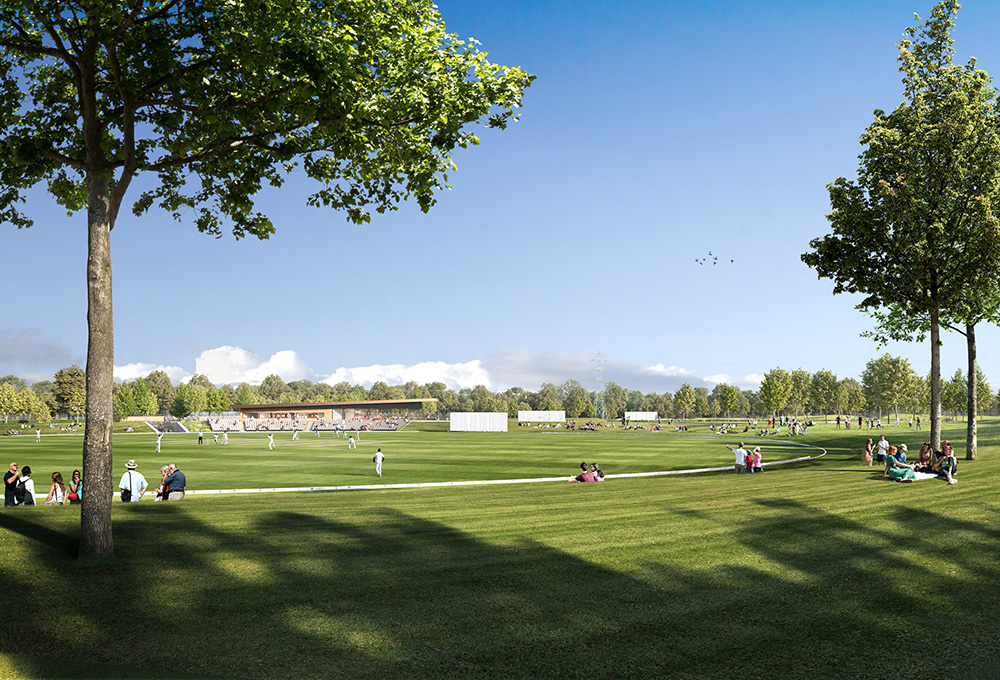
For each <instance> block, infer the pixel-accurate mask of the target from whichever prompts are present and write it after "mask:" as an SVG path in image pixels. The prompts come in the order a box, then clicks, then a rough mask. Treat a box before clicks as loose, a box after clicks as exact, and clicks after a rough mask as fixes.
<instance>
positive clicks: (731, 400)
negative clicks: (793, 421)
mask: <svg viewBox="0 0 1000 680" xmlns="http://www.w3.org/2000/svg"><path fill="white" fill-rule="evenodd" d="M976 371H977V374H978V381H977V382H978V385H979V389H978V391H977V403H978V411H979V413H987V412H991V411H993V409H994V407H995V405H996V404H997V399H998V397H1000V395H997V394H994V393H993V392H992V391H991V388H990V386H989V383H988V382H987V380H986V376H985V375H984V374H983V372H982V370H981V369H980V368H978V367H977V369H976ZM596 396H597V392H594V391H588V390H587V389H586V388H584V387H583V385H581V384H580V383H579V382H578V381H576V380H567V381H565V382H563V383H561V384H556V383H553V382H544V383H542V385H541V387H539V388H538V390H536V391H529V390H525V389H523V388H521V387H512V388H510V389H507V390H504V391H502V392H493V391H491V390H490V389H488V388H487V387H485V386H483V385H477V386H476V387H473V388H464V389H461V390H458V391H456V390H452V389H449V388H448V387H447V386H446V385H445V384H444V383H442V382H431V383H425V384H423V385H420V384H418V383H416V382H413V381H410V382H408V383H405V384H403V385H392V386H390V385H387V384H386V383H385V382H382V381H379V382H376V383H375V384H373V385H372V386H371V387H370V388H367V389H366V388H365V387H364V386H362V385H354V384H351V383H348V382H339V383H336V384H333V385H331V384H329V383H325V382H311V381H309V380H296V381H293V382H288V383H286V382H285V381H284V380H282V379H281V377H279V376H277V375H269V376H267V377H266V378H265V379H264V380H263V382H261V384H260V385H250V384H249V383H245V382H244V383H240V384H239V385H237V386H233V385H221V386H216V385H214V384H212V382H211V381H210V380H209V379H208V378H207V377H206V376H204V375H201V374H197V375H194V376H192V377H191V378H190V379H189V380H187V381H186V382H183V383H179V384H177V385H174V384H173V383H172V382H171V380H170V378H169V377H168V376H167V374H166V373H164V372H163V371H153V372H152V373H150V374H149V375H147V376H146V377H145V378H136V379H135V380H132V381H129V382H122V383H117V384H115V387H114V413H115V418H116V419H118V420H121V419H124V418H127V417H129V416H144V415H149V416H152V415H164V414H168V413H169V414H171V415H173V416H176V417H178V418H183V417H185V416H187V415H189V414H191V413H203V412H207V413H222V412H225V411H231V410H233V408H234V407H236V406H252V405H255V404H292V403H320V402H335V401H366V400H383V399H427V398H434V399H437V403H428V404H426V405H425V408H424V414H425V415H428V416H429V415H433V414H434V413H437V412H440V413H450V412H452V411H492V412H496V411H506V412H507V414H508V415H509V416H510V417H512V418H514V417H516V416H517V412H518V411H565V412H566V416H567V417H568V418H592V417H594V415H595V414H594V408H595V407H594V404H595V397H596ZM967 398H968V381H967V377H966V376H965V375H964V374H963V372H962V370H961V369H959V370H957V371H955V373H954V375H953V376H952V377H951V379H950V380H948V381H946V382H943V385H942V406H943V408H944V410H945V411H950V412H952V413H954V414H958V413H962V412H964V410H965V407H966V401H967ZM85 404H86V375H85V373H84V371H83V369H81V368H79V367H78V366H70V367H69V368H64V369H61V370H60V371H58V372H56V374H55V376H54V378H53V380H51V381H49V380H43V381H39V382H36V383H34V384H32V385H31V386H30V387H29V386H28V385H27V384H26V383H25V381H24V380H22V379H21V378H18V377H16V376H10V375H9V376H6V377H3V378H0V416H3V418H4V420H5V421H6V420H8V419H9V418H12V417H28V418H31V419H34V420H44V419H47V418H50V417H52V414H62V415H66V416H69V417H78V416H80V415H82V414H83V412H84V406H85ZM604 405H605V408H606V410H607V413H608V417H610V418H616V419H617V418H622V417H623V416H624V415H625V412H626V411H655V412H656V413H657V414H659V416H660V417H661V418H679V419H684V418H706V417H707V418H744V417H755V416H756V417H768V416H773V415H778V414H782V415H789V416H794V417H800V416H803V415H805V414H810V415H812V416H814V417H815V416H818V415H821V416H824V417H827V418H828V417H829V416H835V415H840V416H849V415H859V414H866V415H869V416H871V417H878V418H884V417H890V416H891V417H892V418H896V417H900V418H903V417H905V418H909V417H916V415H918V414H922V413H927V412H928V408H929V406H930V391H929V379H928V377H926V376H920V375H917V374H916V373H915V372H914V371H913V368H912V367H911V366H910V362H909V361H908V360H907V359H903V358H901V357H894V356H892V355H889V354H883V355H881V356H879V357H877V358H875V359H872V360H871V361H869V362H868V364H867V366H866V367H865V370H864V372H863V373H862V374H861V379H860V381H859V380H856V379H854V378H843V379H840V378H838V377H837V376H836V375H835V374H834V373H833V372H831V371H828V370H826V369H823V370H819V371H817V372H815V373H809V372H808V371H806V370H803V369H797V370H794V371H786V370H784V369H782V368H780V367H779V368H774V369H771V370H770V371H768V372H767V373H766V374H765V376H764V379H763V381H762V382H761V385H760V388H759V389H758V390H756V391H754V390H741V389H740V388H738V387H735V386H733V385H727V384H725V383H720V384H718V385H715V387H714V388H713V389H712V390H709V389H708V388H707V387H692V386H691V385H690V384H688V383H684V384H683V385H681V386H680V387H679V388H678V389H677V390H676V391H674V392H662V393H660V392H641V391H639V390H629V389H626V388H625V387H622V386H620V385H618V384H616V383H614V382H609V383H607V384H606V385H605V388H604ZM900 414H902V415H900Z"/></svg>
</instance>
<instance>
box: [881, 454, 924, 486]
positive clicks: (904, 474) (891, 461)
mask: <svg viewBox="0 0 1000 680" xmlns="http://www.w3.org/2000/svg"><path fill="white" fill-rule="evenodd" d="M882 475H883V476H888V477H889V479H891V480H892V481H894V482H912V481H913V480H914V479H916V477H917V476H916V475H915V474H913V466H912V465H907V464H906V463H900V462H899V461H898V460H896V447H895V446H890V447H889V453H888V454H886V457H885V472H884V473H882Z"/></svg>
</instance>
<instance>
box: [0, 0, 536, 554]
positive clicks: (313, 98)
mask: <svg viewBox="0 0 1000 680" xmlns="http://www.w3.org/2000/svg"><path fill="white" fill-rule="evenodd" d="M477 45H478V43H477V42H476V41H475V40H472V39H469V40H462V39H460V38H459V37H457V36H455V35H451V34H449V33H448V32H447V31H446V30H445V26H444V23H443V21H442V19H441V16H440V15H439V14H438V12H437V9H436V7H435V5H434V4H433V3H432V2H431V1H430V0H310V1H309V2H304V1H302V0H244V1H242V2H238V3H234V2H229V1H228V0H135V1H134V2H129V3H123V2H119V1H116V0H88V1H87V2H85V3H80V4H76V3H70V4H67V3H64V2H57V1H56V0H38V1H37V2H30V3H24V2H20V1H17V2H15V1H13V0H0V221H3V222H9V223H12V224H14V225H16V226H17V227H27V226H30V225H31V224H32V220H31V218H30V216H29V215H28V214H27V213H26V212H24V211H23V210H22V206H21V204H22V203H23V202H24V201H25V197H26V192H27V191H28V190H29V189H31V188H32V187H34V186H36V185H38V184H44V185H45V186H46V188H47V189H48V191H49V193H50V194H52V196H53V197H54V198H55V200H56V201H57V202H58V203H59V204H60V205H62V206H63V207H65V208H66V209H67V210H68V211H69V212H71V213H72V212H76V211H80V210H86V212H87V234H88V259H87V278H86V281H87V301H88V311H87V322H88V329H89V337H88V347H87V367H86V374H87V407H86V415H87V426H86V433H85V437H84V461H83V467H84V476H85V477H86V479H87V486H88V490H89V493H88V498H90V499H92V500H91V501H90V502H84V504H83V507H82V511H81V533H80V554H81V556H109V555H111V554H113V552H114V548H113V542H112V536H111V500H110V499H111V490H112V478H111V459H112V430H111V423H112V421H113V400H112V386H113V373H112V371H113V365H114V324H113V312H112V291H111V246H110V234H111V230H112V229H113V228H114V226H115V224H116V222H117V219H118V216H119V211H120V209H121V208H122V206H123V205H126V201H125V197H126V194H127V192H128V190H129V187H130V186H131V184H132V182H133V180H135V179H136V178H137V177H138V176H139V175H140V174H143V175H145V176H146V177H147V178H148V179H145V180H144V182H143V191H142V192H141V193H139V194H138V196H137V198H136V200H135V201H134V202H132V203H131V210H132V213H133V214H135V215H136V216H139V215H142V214H143V213H145V212H146V211H147V210H149V209H150V208H151V207H153V206H158V207H160V208H162V209H164V210H166V211H167V212H168V213H170V214H171V215H173V217H174V218H175V219H177V220H182V219H184V220H187V219H192V218H193V222H194V225H195V226H196V227H197V228H198V229H199V230H200V231H202V232H205V233H208V234H212V235H215V236H220V235H221V234H222V233H223V231H224V230H228V231H230V232H231V233H232V234H233V235H234V236H235V237H237V238H240V237H243V236H246V235H253V236H257V237H259V238H267V237H268V236H269V235H270V234H271V233H272V232H273V231H274V226H273V225H272V223H271V221H270V219H269V218H268V217H267V215H264V214H262V213H261V212H259V211H258V210H257V209H256V207H255V202H254V196H255V195H256V194H257V193H258V192H259V191H260V190H261V189H262V187H264V186H265V185H270V186H273V187H279V186H281V185H282V183H283V182H284V180H285V178H286V177H287V175H288V174H289V173H290V172H292V171H295V170H297V171H299V172H301V173H303V174H304V175H305V176H307V177H308V178H311V179H312V180H315V181H316V182H317V183H318V184H317V189H316V191H315V192H314V193H313V194H312V195H311V197H310V198H309V199H308V200H309V203H310V204H311V205H315V206H325V207H329V208H334V209H337V210H340V211H343V212H344V213H345V215H346V216H347V218H348V219H350V220H351V221H353V222H355V223H364V222H367V221H369V219H370V211H371V210H375V211H377V212H384V211H386V210H393V209H395V208H396V206H397V204H398V203H399V202H400V201H403V200H406V199H412V200H415V201H416V202H417V204H418V205H419V206H420V208H421V209H423V210H425V211H426V210H427V209H429V208H430V207H431V206H432V205H433V204H434V201H435V194H436V192H437V191H438V190H440V189H442V188H444V187H446V186H447V185H448V173H449V172H451V170H452V169H453V168H454V163H453V160H452V157H451V154H452V152H453V151H454V150H455V149H456V148H462V147H466V146H468V145H470V144H476V143H477V142H478V139H477V137H476V135H475V134H474V132H473V131H472V130H471V129H470V126H471V125H473V124H476V123H480V122H483V123H485V124H486V125H488V126H491V127H496V128H504V127H506V125H507V124H508V123H509V122H510V121H512V120H514V119H515V111H516V109H517V107H518V106H519V105H520V103H521V97H522V94H523V91H524V89H525V88H526V87H527V86H528V85H529V84H530V83H531V80H532V76H530V75H529V74H527V73H526V72H525V71H523V70H521V69H520V68H508V67H505V66H501V65H498V64H494V63H492V62H490V61H489V60H488V59H487V57H486V54H485V53H484V52H481V51H480V50H479V49H478V47H477ZM151 387H152V385H151ZM195 387H197V386H195ZM154 392H156V390H155V388H154ZM160 397H161V395H160V394H159V393H158V392H157V398H158V399H159V398H160ZM176 401H177V399H176V395H175V396H174V399H173V402H176ZM173 402H168V403H167V404H164V403H163V402H160V406H161V408H166V407H168V406H169V405H171V404H172V403H173ZM97 499H101V500H100V501H98V500H97Z"/></svg>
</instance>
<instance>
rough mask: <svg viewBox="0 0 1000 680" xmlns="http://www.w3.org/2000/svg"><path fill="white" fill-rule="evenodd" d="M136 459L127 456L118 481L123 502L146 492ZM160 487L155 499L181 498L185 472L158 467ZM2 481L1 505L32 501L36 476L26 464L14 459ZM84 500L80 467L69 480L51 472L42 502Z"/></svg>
mask: <svg viewBox="0 0 1000 680" xmlns="http://www.w3.org/2000/svg"><path fill="white" fill-rule="evenodd" d="M137 467H138V466H137V465H136V462H135V461H134V460H130V461H129V462H128V463H126V464H125V468H126V471H125V474H123V475H122V478H121V481H120V482H119V483H118V489H119V490H120V491H121V499H122V501H123V502H126V503H130V502H131V503H134V502H136V501H138V500H139V499H140V498H142V497H143V495H144V494H145V493H146V490H147V488H148V486H149V485H148V483H147V482H146V478H145V477H143V476H142V473H141V472H139V471H138V470H137V469H136V468H137ZM160 477H161V482H160V487H159V488H158V489H156V491H155V493H156V500H158V501H166V500H171V501H179V500H181V499H182V498H184V492H185V490H186V488H187V480H186V479H185V477H184V473H183V472H181V471H180V470H178V469H177V466H176V465H174V464H173V463H171V464H170V465H164V466H163V467H162V468H160ZM3 482H4V503H3V504H4V506H5V507H10V506H16V505H35V480H34V479H32V478H31V467H30V466H28V465H25V466H24V467H23V468H20V469H19V468H18V465H17V463H15V462H12V463H11V464H10V466H9V467H8V471H7V473H6V474H4V476H3ZM82 500H83V478H82V477H81V475H80V471H79V470H73V476H72V478H71V479H70V481H69V483H68V484H67V483H66V482H64V481H63V476H62V473H60V472H53V473H52V485H51V486H50V487H49V493H48V495H47V496H46V497H45V501H44V504H45V505H71V504H73V503H79V502H81V501H82Z"/></svg>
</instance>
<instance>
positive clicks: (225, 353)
mask: <svg viewBox="0 0 1000 680" xmlns="http://www.w3.org/2000/svg"><path fill="white" fill-rule="evenodd" d="M194 366H195V373H201V374H204V375H206V376H208V379H209V380H211V381H212V382H213V383H214V384H216V385H220V384H223V383H241V382H245V383H249V384H251V385H259V384H260V383H262V382H263V381H264V378H266V377H267V376H269V375H271V374H274V375H279V376H281V379H282V380H284V381H285V382H291V381H293V380H303V379H306V378H308V377H310V376H311V375H312V370H311V369H310V368H309V366H308V365H306V363H305V361H303V360H302V358H301V357H300V356H299V355H298V353H297V352H295V351H293V350H282V351H280V352H275V353H274V354H272V355H271V357H270V358H269V359H262V358H261V357H259V356H257V355H256V354H254V353H253V352H249V351H247V350H245V349H243V348H242V347H233V346H231V345H223V346H222V347H216V348H215V349H209V350H205V351H204V352H202V353H201V354H200V355H199V356H198V358H197V359H195V361H194Z"/></svg>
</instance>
